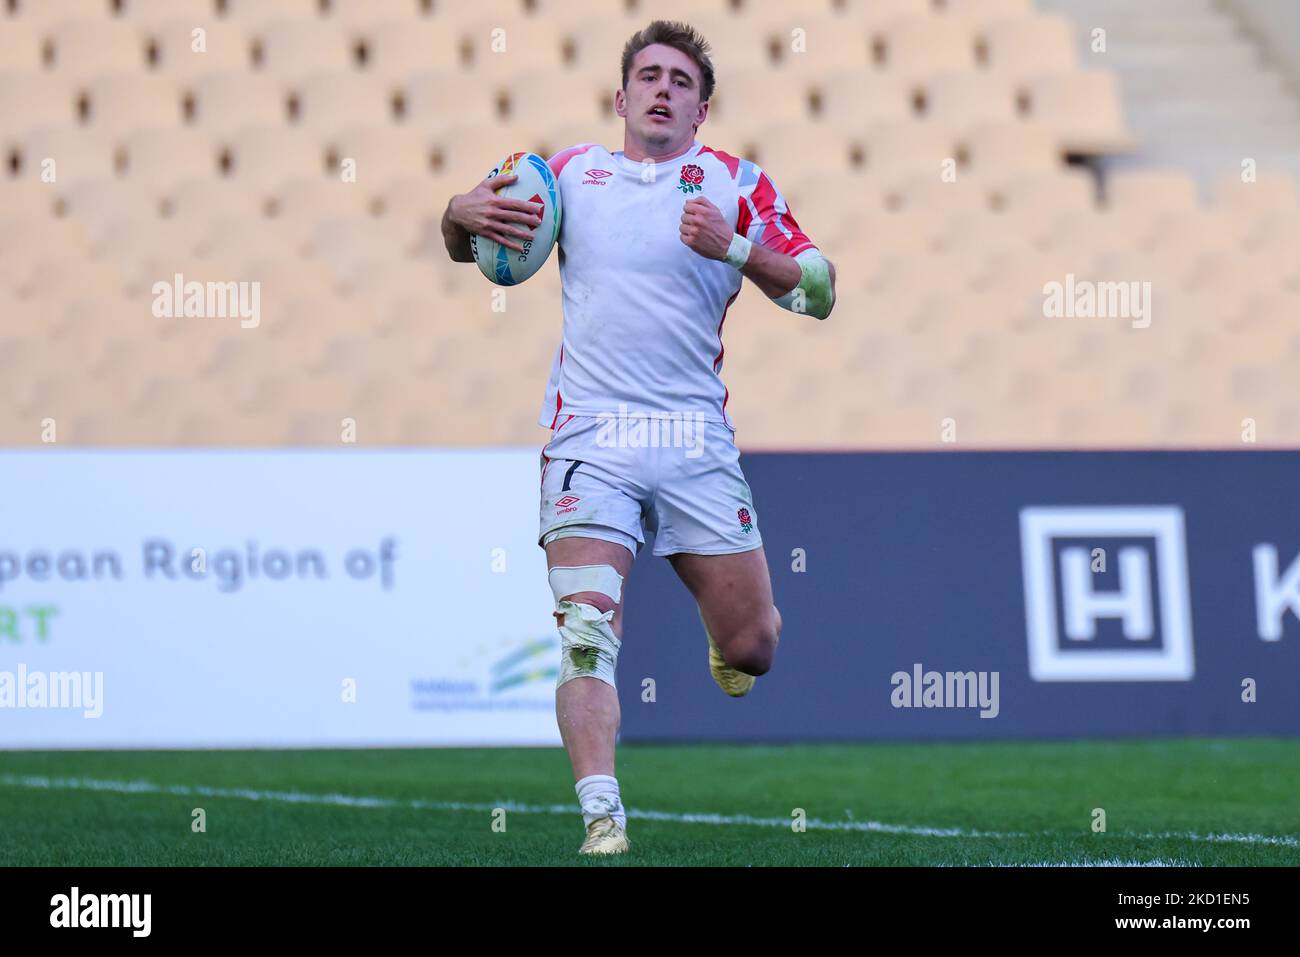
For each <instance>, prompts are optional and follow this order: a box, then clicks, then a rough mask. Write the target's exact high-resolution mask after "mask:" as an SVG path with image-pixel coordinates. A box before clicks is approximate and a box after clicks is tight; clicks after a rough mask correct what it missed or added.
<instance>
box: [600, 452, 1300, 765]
mask: <svg viewBox="0 0 1300 957" xmlns="http://www.w3.org/2000/svg"><path fill="white" fill-rule="evenodd" d="M743 465H744V468H745V472H746V475H747V477H748V479H749V481H750V485H751V487H752V488H753V491H754V502H755V506H756V507H755V512H756V517H757V521H758V527H759V529H760V530H761V532H762V535H763V540H764V544H765V548H766V551H767V557H768V563H769V566H770V568H771V572H772V580H773V586H774V589H775V595H776V603H777V605H778V607H779V608H780V609H781V613H782V615H783V616H784V619H785V627H784V631H783V633H782V637H781V644H780V647H779V649H778V652H777V656H776V662H775V666H774V668H773V670H772V671H771V672H769V673H768V674H767V675H764V676H763V677H762V678H760V679H759V681H758V684H757V686H756V688H755V689H754V691H753V692H752V693H751V694H750V695H749V696H748V697H746V698H742V699H731V698H728V697H726V696H725V695H723V694H722V692H721V691H719V690H718V689H717V688H716V687H715V686H714V684H713V682H712V680H711V679H710V677H709V674H708V669H707V663H706V645H705V638H704V634H703V630H702V628H701V625H700V622H699V619H698V617H697V615H696V610H695V604H694V601H693V599H692V598H691V596H690V595H689V593H688V592H687V591H686V589H685V587H684V586H683V585H682V584H681V583H680V582H679V581H678V580H677V578H676V576H675V575H674V573H673V571H672V569H671V567H670V566H669V564H668V563H667V562H666V561H663V560H661V559H654V558H651V557H650V555H649V548H646V549H645V550H644V552H643V553H642V556H641V558H640V559H639V560H638V562H637V566H636V568H635V570H634V572H633V574H632V578H631V580H630V582H629V589H628V592H627V598H626V606H625V634H624V642H623V650H622V655H621V657H620V661H619V685H620V700H621V703H622V708H623V730H622V737H623V740H668V739H732V740H737V739H746V740H796V739H870V738H900V739H907V738H930V737H934V738H1026V737H1063V736H1093V735H1105V736H1122V735H1211V734H1213V735H1291V734H1297V733H1300V693H1297V692H1298V690H1300V689H1298V684H1300V618H1297V617H1296V616H1297V614H1300V512H1298V510H1297V508H1296V504H1295V500H1296V497H1297V494H1300V452H1257V451H1251V452H1139V453H1125V452H1096V453H1088V452H1027V453H1019V452H950V453H852V454H749V455H745V456H744V458H743ZM650 699H652V700H650ZM982 715H984V716H982Z"/></svg>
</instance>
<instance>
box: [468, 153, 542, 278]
mask: <svg viewBox="0 0 1300 957" xmlns="http://www.w3.org/2000/svg"><path fill="white" fill-rule="evenodd" d="M496 176H517V177H518V179H516V180H515V181H514V182H513V183H511V184H509V185H508V186H502V187H501V188H500V189H498V190H497V195H499V196H505V197H508V198H510V199H522V200H525V201H526V202H529V203H536V204H537V205H539V206H541V207H542V221H541V223H540V225H538V227H537V228H536V229H535V230H534V231H533V237H532V238H531V239H524V240H520V245H522V246H523V252H516V251H515V250H513V249H510V248H508V247H507V246H503V245H502V244H501V243H498V242H497V241H496V240H493V239H489V238H487V237H486V236H478V235H475V234H473V233H471V234H470V238H469V241H470V251H471V252H472V253H473V254H474V261H475V262H476V263H478V268H479V271H480V272H482V273H483V275H484V276H486V277H487V278H488V279H489V280H491V281H492V282H494V283H496V284H497V285H498V286H516V285H518V284H519V283H521V282H523V281H524V280H526V279H528V278H530V277H531V276H532V275H533V274H534V273H536V272H537V270H539V269H541V268H542V265H543V264H544V263H545V262H546V260H547V259H548V258H550V255H551V250H552V249H554V248H555V245H556V243H557V242H558V241H559V238H560V221H561V218H562V215H563V214H562V210H561V202H560V191H559V188H558V187H557V186H556V183H555V175H554V174H553V173H552V172H551V167H550V166H549V165H548V164H547V162H546V160H544V159H543V158H542V157H540V156H538V155H537V154H536V153H512V154H510V155H509V156H507V157H506V158H505V159H504V160H502V161H501V162H500V163H498V164H497V166H496V167H495V168H494V169H493V170H492V172H490V173H488V175H487V176H486V177H484V178H485V179H492V178H493V177H496Z"/></svg>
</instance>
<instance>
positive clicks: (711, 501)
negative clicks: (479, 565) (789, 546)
mask: <svg viewBox="0 0 1300 957" xmlns="http://www.w3.org/2000/svg"><path fill="white" fill-rule="evenodd" d="M640 424H642V425H644V426H645V427H644V428H643V429H640V428H638V427H637V426H638V421H637V419H636V417H628V416H614V415H610V416H590V415H570V416H566V415H563V414H561V416H560V422H559V425H557V426H556V428H555V430H554V431H553V432H552V433H551V440H550V442H548V443H547V444H546V446H545V448H543V449H542V454H541V463H540V466H541V530H540V533H539V535H538V542H537V543H538V544H539V545H541V546H543V547H545V545H546V543H547V542H549V541H553V540H555V539H556V538H565V537H570V536H575V535H581V536H583V537H589V538H599V539H604V540H606V541H612V542H618V543H620V544H623V545H625V546H626V547H627V548H628V550H629V551H631V552H632V553H633V554H634V555H635V554H636V553H637V552H638V551H640V549H641V547H642V546H643V545H644V544H645V541H646V535H647V534H652V535H654V538H655V545H654V554H655V555H656V556H660V557H662V556H665V555H675V554H679V553H683V552H684V553H687V554H692V555H728V554H732V553H735V552H747V551H750V550H751V549H754V548H758V547H759V546H760V545H762V544H763V540H762V537H761V536H760V535H759V531H758V516H757V514H756V512H755V509H754V499H753V495H752V494H751V493H750V490H749V483H748V482H746V481H745V476H744V474H743V473H742V472H741V470H740V451H739V450H738V449H737V448H736V443H735V439H734V438H733V435H732V431H731V429H730V428H728V427H727V425H726V424H725V423H722V422H700V421H696V420H694V419H691V418H690V417H684V418H681V419H678V420H676V421H672V420H669V419H661V420H655V419H649V420H645V419H642V420H640Z"/></svg>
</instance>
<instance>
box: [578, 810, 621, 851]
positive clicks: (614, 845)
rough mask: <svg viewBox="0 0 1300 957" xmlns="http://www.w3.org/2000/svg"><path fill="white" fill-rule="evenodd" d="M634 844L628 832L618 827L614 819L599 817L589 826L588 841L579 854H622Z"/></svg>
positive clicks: (583, 843) (585, 841) (579, 849)
mask: <svg viewBox="0 0 1300 957" xmlns="http://www.w3.org/2000/svg"><path fill="white" fill-rule="evenodd" d="M631 846H632V842H631V841H629V840H628V839H627V831H626V830H625V829H624V828H621V827H619V826H618V822H617V821H615V820H614V819H613V818H612V817H598V818H596V820H594V821H592V822H591V823H590V824H588V825H587V839H586V840H584V841H583V842H582V847H580V848H578V853H579V854H622V853H623V852H624V851H626V850H627V849H628V848H629V847H631Z"/></svg>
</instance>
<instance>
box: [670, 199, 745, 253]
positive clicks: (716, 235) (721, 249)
mask: <svg viewBox="0 0 1300 957" xmlns="http://www.w3.org/2000/svg"><path fill="white" fill-rule="evenodd" d="M734 234H735V230H734V229H732V228H731V227H730V226H729V225H727V221H726V220H725V219H724V218H723V217H722V210H720V209H718V207H716V206H714V205H713V204H712V203H710V202H709V201H708V200H707V199H705V198H704V197H703V196H695V197H692V198H691V199H688V200H687V201H686V205H685V206H684V207H683V208H682V228H681V235H682V242H684V243H685V244H686V245H687V246H689V247H690V248H691V249H694V250H695V251H696V252H697V253H699V254H700V255H701V256H703V257H704V258H705V259H719V260H720V259H724V258H726V255H727V248H728V247H729V246H730V245H731V237H732V236H733V235H734Z"/></svg>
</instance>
